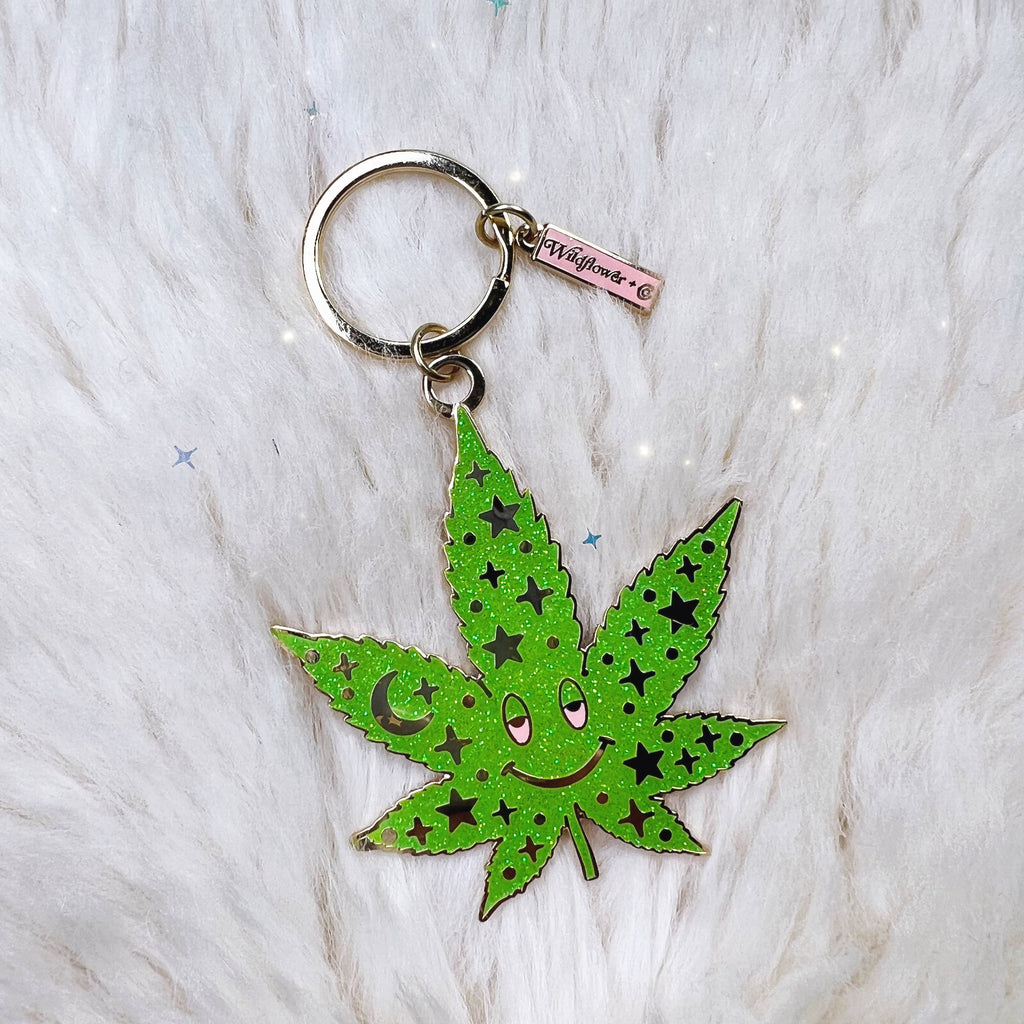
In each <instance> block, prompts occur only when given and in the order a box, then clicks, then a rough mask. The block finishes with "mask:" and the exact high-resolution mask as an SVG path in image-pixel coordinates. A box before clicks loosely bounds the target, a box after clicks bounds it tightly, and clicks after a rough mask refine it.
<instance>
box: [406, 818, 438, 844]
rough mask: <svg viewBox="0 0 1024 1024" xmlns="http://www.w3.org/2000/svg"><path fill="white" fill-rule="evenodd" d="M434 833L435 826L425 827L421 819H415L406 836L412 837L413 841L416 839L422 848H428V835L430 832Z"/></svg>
mask: <svg viewBox="0 0 1024 1024" xmlns="http://www.w3.org/2000/svg"><path fill="white" fill-rule="evenodd" d="M433 831H434V826H433V825H424V824H423V822H422V821H420V819H419V818H413V820H412V828H411V829H409V831H408V832H406V833H405V834H406V835H407V836H411V837H412V838H413V839H415V840H416V841H417V842H418V843H419V844H420V846H426V845H427V833H428V832H433Z"/></svg>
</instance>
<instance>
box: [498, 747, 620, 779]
mask: <svg viewBox="0 0 1024 1024" xmlns="http://www.w3.org/2000/svg"><path fill="white" fill-rule="evenodd" d="M598 740H599V742H600V744H601V745H600V746H599V747H598V748H597V750H595V751H594V753H593V754H592V755H591V757H590V760H589V761H588V762H587V763H586V764H585V765H583V766H582V767H580V768H577V769H576V771H574V772H573V773H572V774H571V775H560V776H559V777H558V778H557V779H542V778H540V777H539V776H537V775H531V774H530V773H529V772H524V771H520V769H518V768H517V767H516V763H515V761H509V763H508V764H507V765H505V767H504V768H502V769H501V774H502V775H514V776H515V777H516V778H517V779H522V780H523V782H528V783H529V784H530V785H531V786H542V787H543V788H544V789H557V788H558V787H559V786H571V785H572V784H573V783H574V782H579V781H580V779H582V778H585V777H586V776H587V775H589V774H590V773H591V772H592V771H593V770H594V769H595V768H596V767H597V762H598V761H600V760H601V758H602V757H604V752H605V751H606V750H607V749H608V747H609V746H611V745H613V744H614V743H615V740H613V739H609V738H608V737H607V736H599V737H598Z"/></svg>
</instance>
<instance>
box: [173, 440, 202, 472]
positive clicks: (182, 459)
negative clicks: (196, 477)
mask: <svg viewBox="0 0 1024 1024" xmlns="http://www.w3.org/2000/svg"><path fill="white" fill-rule="evenodd" d="M174 450H175V451H176V452H177V453H178V461H177V462H176V463H175V464H174V465H175V466H181V465H186V466H188V468H189V469H195V468H196V467H195V466H193V465H192V456H193V455H195V453H196V452H197V451H199V449H198V448H192V449H190V450H189V451H187V452H185V451H182V450H181V449H180V448H179V447H178V446H177V445H174Z"/></svg>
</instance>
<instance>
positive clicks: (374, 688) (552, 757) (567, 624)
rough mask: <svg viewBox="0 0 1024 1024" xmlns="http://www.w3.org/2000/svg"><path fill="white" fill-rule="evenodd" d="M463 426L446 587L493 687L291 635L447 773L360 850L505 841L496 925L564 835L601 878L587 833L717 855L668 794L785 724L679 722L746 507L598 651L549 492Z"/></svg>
mask: <svg viewBox="0 0 1024 1024" xmlns="http://www.w3.org/2000/svg"><path fill="white" fill-rule="evenodd" d="M455 423H456V429H457V433H458V456H457V458H456V462H455V468H454V472H453V476H452V484H451V499H452V504H451V512H450V513H449V515H448V517H447V520H446V524H445V525H446V528H447V533H448V543H447V544H446V554H447V558H448V568H447V571H446V576H447V579H448V583H449V584H450V586H451V590H452V606H453V608H454V610H455V613H456V615H457V616H458V618H459V621H460V623H461V631H462V635H463V636H464V637H465V640H466V643H467V646H468V653H469V657H470V659H471V660H472V662H473V664H474V665H475V666H476V669H477V670H478V672H479V676H470V675H466V674H464V673H462V672H459V671H458V670H456V669H452V668H450V667H449V666H447V665H446V664H445V663H444V662H442V661H441V660H440V659H438V658H435V657H427V656H425V655H423V654H421V653H420V652H419V651H417V650H416V649H415V648H406V647H400V646H399V645H397V644H393V643H381V642H379V641H377V640H374V639H372V638H369V637H362V638H359V639H350V638H348V637H335V636H310V635H307V634H305V633H300V632H298V631H296V630H288V629H275V631H274V632H275V635H276V636H277V637H278V639H279V640H280V642H281V643H282V644H283V645H284V646H285V647H286V648H287V649H288V650H289V651H291V652H292V653H293V654H294V655H295V656H296V657H298V658H299V659H300V661H301V663H302V665H303V667H304V668H305V670H306V671H307V672H308V673H309V674H310V675H311V676H312V678H313V680H314V682H315V683H316V685H317V687H319V689H321V690H322V691H323V692H324V693H326V694H327V695H328V696H329V697H330V698H331V706H332V707H333V708H335V709H336V710H338V711H340V712H341V713H342V714H343V715H345V717H346V718H347V719H348V720H349V721H350V722H351V723H352V724H353V725H354V726H356V728H358V729H360V730H362V731H363V732H364V733H365V734H366V737H367V739H370V740H373V741H375V742H379V743H383V744H384V745H385V746H386V747H387V748H388V749H389V750H392V751H394V752H396V753H399V754H404V755H405V756H407V757H409V758H411V759H412V760H414V761H417V762H419V763H421V764H424V765H426V766H427V767H428V768H430V769H432V770H433V771H435V772H437V773H439V774H440V775H441V778H440V779H439V780H438V781H436V782H432V783H431V784H430V785H428V786H426V787H424V788H423V789H420V790H418V791H416V792H415V793H412V794H410V795H408V796H407V797H405V798H404V799H403V800H401V801H400V802H399V803H398V804H396V806H395V807H393V808H391V810H389V811H387V812H386V813H385V814H384V815H383V816H382V817H381V818H380V819H379V820H378V821H377V822H375V823H374V824H373V825H371V826H370V827H369V828H367V829H365V830H364V831H362V832H360V833H358V835H357V836H356V837H355V842H356V845H357V846H359V847H361V848H365V849H378V848H384V849H397V850H405V851H409V852H412V853H452V852H455V851H458V850H465V849H469V848H470V847H472V846H476V845H477V844H479V843H483V842H492V843H494V849H493V852H492V855H491V858H490V860H489V862H488V865H487V875H486V882H485V891H484V900H483V904H482V906H481V911H480V916H481V918H486V917H487V916H489V915H490V913H491V912H492V911H493V910H494V909H495V907H497V906H498V904H500V903H502V902H503V901H504V900H506V899H508V898H510V897H511V896H514V895H516V894H517V893H519V892H521V891H522V890H523V889H524V888H525V887H526V886H527V885H528V884H529V883H530V882H531V881H532V880H533V879H534V878H536V877H537V875H539V874H540V871H541V869H542V868H543V867H544V865H545V864H546V863H547V861H548V859H549V858H550V856H551V854H552V852H553V851H554V848H555V845H556V844H557V842H558V840H559V839H560V838H561V836H562V835H563V834H564V833H568V834H569V836H570V838H571V842H572V844H573V845H574V847H575V848H576V852H577V854H578V856H579V859H580V863H581V867H582V869H583V873H584V875H585V876H586V877H588V878H593V877H596V875H597V865H596V861H595V858H594V855H593V852H592V850H591V849H590V845H589V842H588V840H587V837H586V835H585V832H584V830H583V828H582V824H581V823H582V821H583V820H584V819H586V818H589V819H591V820H592V821H593V822H595V823H596V824H597V825H599V826H600V827H601V828H602V829H604V830H605V831H606V832H608V833H610V834H611V835H613V836H616V837H617V838H619V839H622V840H623V841H625V842H627V843H630V844H631V845H633V846H637V847H641V848H643V849H647V850H655V851H659V852H690V853H700V852H703V851H702V849H701V847H700V844H699V843H698V842H697V841H696V840H695V839H693V837H692V836H691V835H690V834H689V832H688V831H687V830H686V828H685V826H684V825H683V824H682V823H681V822H680V821H679V820H678V818H677V817H676V816H675V815H674V814H673V813H672V812H671V811H670V810H668V809H667V808H666V807H665V806H664V805H663V804H662V802H661V797H662V796H663V795H664V794H666V793H668V792H671V791H673V790H677V789H685V788H688V787H689V786H693V785H697V784H698V783H700V782H702V781H704V780H705V779H707V778H710V777H711V776H713V775H715V774H717V773H718V772H720V771H724V770H725V769H727V768H729V767H730V766H731V765H732V764H733V763H734V762H735V761H736V760H738V759H739V758H740V757H742V756H743V755H744V754H746V753H747V751H748V750H750V748H751V747H753V746H754V745H755V744H756V743H758V742H759V741H760V740H762V739H764V738H765V737H766V736H768V735H770V734H771V733H773V732H775V731H776V730H777V729H778V728H780V727H781V725H782V723H781V722H750V721H747V720H745V719H739V718H730V717H728V716H722V715H716V714H708V715H676V716H670V715H669V714H668V709H669V707H670V706H671V704H672V702H673V700H674V699H675V697H676V694H677V693H678V692H679V690H680V689H681V687H682V686H683V684H684V683H685V682H686V679H687V678H688V677H689V676H690V675H691V674H692V673H693V671H694V669H695V668H696V667H697V663H698V659H699V657H700V655H701V652H702V651H703V650H704V649H705V648H706V647H707V645H708V643H709V642H710V639H711V633H712V630H713V629H714V626H715V623H716V621H717V617H718V609H719V606H720V604H721V602H722V598H723V596H724V590H723V584H724V581H725V576H726V573H727V566H728V560H729V544H730V541H731V538H732V534H733V530H734V529H735V525H736V519H737V516H738V514H739V502H737V501H732V502H730V503H729V504H727V505H726V506H725V507H724V508H723V509H722V510H721V511H720V512H719V513H718V515H717V516H715V518H714V519H712V520H711V522H710V523H708V525H707V526H705V527H704V528H703V529H702V530H699V531H697V532H696V533H694V534H692V535H691V536H690V537H689V538H687V539H686V540H685V541H681V542H680V543H678V544H677V545H676V546H675V547H674V548H673V549H672V551H670V552H669V553H668V554H666V555H659V556H658V557H657V558H655V560H654V561H653V562H652V563H651V565H650V566H649V567H648V568H647V569H645V570H643V571H642V572H641V573H640V575H639V576H638V577H637V579H636V580H635V581H634V582H633V583H632V584H631V585H630V586H628V587H626V588H625V589H624V590H623V591H622V593H621V595H620V597H619V599H618V601H617V602H616V603H615V605H614V606H613V607H612V608H611V609H609V611H608V613H607V615H606V617H605V621H604V623H603V625H602V626H601V627H600V629H599V630H598V631H597V635H596V636H595V638H594V642H593V644H592V645H591V646H590V648H589V649H587V650H584V648H583V646H582V642H581V640H582V635H581V629H580V625H579V623H578V621H577V618H576V614H575V604H574V602H573V599H572V596H571V594H570V589H569V588H570V581H569V575H568V573H567V572H566V571H565V569H564V568H563V567H562V564H561V558H560V552H559V547H558V545H557V544H556V543H555V542H554V541H552V540H551V538H550V535H549V533H548V527H547V523H546V521H545V520H544V518H543V516H541V515H540V514H539V513H538V512H537V510H536V508H535V506H534V503H533V498H532V496H531V495H530V493H529V492H528V491H525V492H524V491H520V490H519V489H518V487H517V486H516V483H515V480H514V479H513V477H512V474H511V473H510V472H509V471H508V470H507V469H506V468H505V467H504V466H503V465H502V464H501V463H500V462H499V461H498V459H497V458H496V457H495V456H494V454H493V453H492V452H490V451H489V450H488V449H487V448H486V447H485V446H484V444H483V442H482V440H481V439H480V435H479V433H478V432H477V430H476V427H475V426H474V424H473V421H472V419H471V418H470V416H469V413H468V412H467V411H466V410H465V409H464V408H463V407H461V406H460V407H457V409H456V412H455ZM581 696H582V699H583V701H584V702H585V711H581V710H580V706H579V703H578V702H579V698H580V697H581ZM563 704H565V705H567V707H565V708H563ZM581 716H583V719H582V720H581ZM508 720H511V724H507V722H508ZM526 721H528V727H527V726H526V725H524V724H523V723H524V722H526ZM516 729H518V730H519V732H518V733H516ZM524 729H526V738H525V739H524V732H523V730H524ZM516 740H519V742H516Z"/></svg>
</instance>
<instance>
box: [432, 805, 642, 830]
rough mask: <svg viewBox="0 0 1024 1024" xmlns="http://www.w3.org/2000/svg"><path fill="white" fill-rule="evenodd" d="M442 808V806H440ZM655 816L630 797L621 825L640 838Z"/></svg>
mask: <svg viewBox="0 0 1024 1024" xmlns="http://www.w3.org/2000/svg"><path fill="white" fill-rule="evenodd" d="M438 810H440V808H438ZM653 817H654V811H641V810H640V808H639V807H637V805H636V801H635V800H634V799H632V798H630V801H629V814H627V815H626V816H625V817H624V818H619V824H620V825H632V826H633V828H635V829H636V834H637V837H638V838H641V837H642V836H643V834H644V822H645V821H646V820H647V819H648V818H653Z"/></svg>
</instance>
